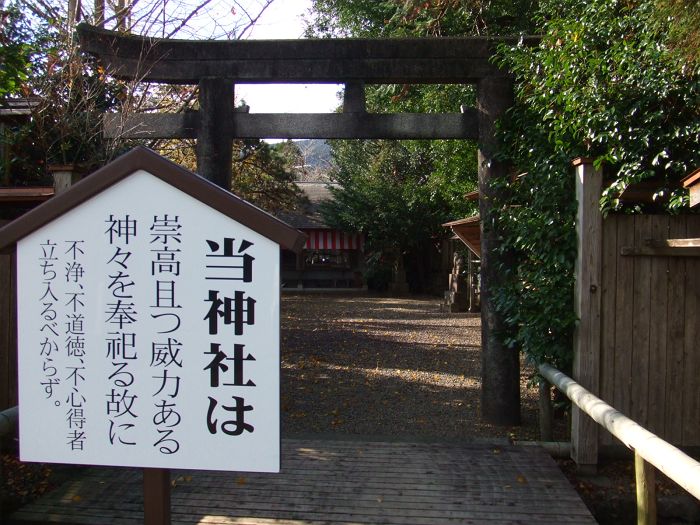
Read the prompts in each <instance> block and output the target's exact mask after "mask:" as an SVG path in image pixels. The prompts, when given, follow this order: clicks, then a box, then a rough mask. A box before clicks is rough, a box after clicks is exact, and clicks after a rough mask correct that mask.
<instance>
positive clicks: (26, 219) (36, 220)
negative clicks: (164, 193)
mask: <svg viewBox="0 0 700 525" xmlns="http://www.w3.org/2000/svg"><path fill="white" fill-rule="evenodd" d="M138 170H144V171H147V172H148V173H150V174H151V175H153V176H155V177H158V178H159V179H161V180H163V181H164V182H166V183H168V184H170V185H171V186H173V187H175V188H177V189H179V190H180V191H182V192H183V193H186V194H187V195H189V196H190V197H192V198H194V199H197V200H199V201H200V202H202V203H204V204H206V205H207V206H209V207H210V208H212V209H214V210H216V211H218V212H220V213H222V214H223V215H226V216H227V217H229V218H231V219H233V220H235V221H237V222H239V223H241V224H243V225H245V226H247V227H248V228H250V229H252V230H254V231H255V232H257V233H259V234H260V235H263V236H264V237H267V238H268V239H270V240H272V241H274V242H275V243H277V244H279V245H280V246H281V247H282V248H286V249H288V250H293V251H295V252H299V251H300V250H301V248H302V247H303V246H304V243H305V242H306V236H305V235H304V234H303V233H301V232H300V231H299V230H296V229H295V228H292V227H291V226H289V225H287V224H285V223H284V222H282V221H280V220H279V219H277V218H275V217H273V216H272V215H270V214H269V213H267V212H265V211H263V210H261V209H260V208H257V207H256V206H253V205H252V204H250V203H248V202H246V201H244V200H243V199H241V198H239V197H237V196H235V195H234V194H232V193H231V192H229V191H226V190H224V189H222V188H220V187H219V186H217V185H215V184H213V183H211V182H209V181H207V180H206V179H204V178H202V177H200V176H199V175H196V174H194V173H192V172H191V171H189V170H186V169H184V168H183V167H181V166H178V165H177V164H175V163H174V162H171V161H169V160H167V159H165V158H163V157H161V156H160V155H158V154H157V153H155V152H154V151H151V150H150V149H148V148H144V147H141V146H139V147H137V148H134V149H133V150H131V151H129V152H128V153H125V154H124V155H122V156H121V157H119V158H117V159H116V160H114V161H113V162H111V163H109V164H107V165H106V166H104V167H103V168H101V169H99V170H97V171H96V172H94V173H93V174H91V175H89V176H88V177H86V178H84V179H83V180H81V181H80V182H78V183H77V184H74V185H73V186H71V188H70V189H69V190H67V191H65V192H63V193H61V194H59V195H57V196H56V197H53V198H52V199H49V200H48V201H46V202H44V203H43V204H41V205H40V206H37V207H36V208H34V209H33V210H31V211H29V212H27V213H26V214H24V215H23V216H22V217H20V218H19V219H17V220H15V221H12V222H11V223H9V224H8V225H6V226H5V227H4V228H2V229H0V250H7V249H9V248H11V247H12V246H14V244H15V243H16V242H17V241H18V240H20V239H22V238H24V237H26V236H27V235H29V234H30V233H32V232H34V231H36V230H38V229H39V228H41V227H42V226H44V225H46V224H48V223H49V222H51V221H53V220H54V219H56V218H58V217H60V216H61V215H63V214H64V213H66V212H68V211H70V210H72V209H73V208H75V207H76V206H79V205H80V204H81V203H83V202H85V201H87V200H88V199H90V198H91V197H92V196H94V195H96V194H98V193H100V192H102V191H104V190H106V189H108V188H109V187H110V186H112V185H113V184H115V183H117V182H119V181H120V180H122V179H124V178H126V177H128V176H129V175H131V174H132V173H134V172H136V171H138Z"/></svg>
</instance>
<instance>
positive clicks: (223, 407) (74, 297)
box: [17, 170, 280, 472]
mask: <svg viewBox="0 0 700 525" xmlns="http://www.w3.org/2000/svg"><path fill="white" fill-rule="evenodd" d="M17 272H18V316H19V319H18V325H19V376H20V382H19V407H20V449H21V459H22V460H23V461H42V462H58V463H78V464H94V465H120V466H134V467H154V468H187V469H212V470H241V471H258V472H277V471H279V440H280V438H279V286H280V285H279V246H278V245H277V244H276V243H275V242H273V241H271V240H269V239H267V238H266V237H263V236H261V235H260V234H258V233H256V232H254V231H253V230H251V229H250V228H248V227H246V226H244V225H242V224H240V223H238V222H236V221H234V220H232V219H231V218H229V217H226V216H225V215H223V214H221V213H219V212H218V211H216V210H213V209H212V208H209V207H208V206H207V205H205V204H204V203H202V202H200V201H199V200H197V199H195V198H193V197H191V196H189V195H187V194H186V193H183V192H181V191H180V190H178V189H176V188H174V187H172V186H171V185H169V184H168V183H166V182H164V181H163V180H161V179H160V178H158V177H155V176H153V175H152V174H150V173H147V172H145V171H142V170H139V171H136V172H134V173H133V174H131V175H128V176H127V177H126V178H124V179H122V180H121V181H119V182H117V183H116V184H115V185H113V186H111V187H110V188H108V189H106V190H105V191H103V192H101V193H98V194H96V195H94V196H93V197H92V198H90V199H89V200H88V201H86V202H84V203H83V204H81V205H80V206H78V207H76V208H74V209H72V210H71V211H69V212H67V213H65V214H63V215H61V216H60V217H58V218H56V219H55V220H53V221H52V222H50V223H49V224H47V225H46V226H43V227H41V228H39V229H38V230H36V231H34V232H33V233H31V234H30V235H28V236H26V237H25V238H23V239H21V240H20V241H19V242H18V245H17Z"/></svg>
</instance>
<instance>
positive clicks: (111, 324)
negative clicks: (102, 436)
mask: <svg viewBox="0 0 700 525" xmlns="http://www.w3.org/2000/svg"><path fill="white" fill-rule="evenodd" d="M105 222H106V223H107V229H106V230H105V236H106V237H107V239H108V246H109V248H108V251H107V279H106V280H105V284H106V285H107V290H106V292H107V298H108V299H107V305H106V309H105V312H104V316H105V323H106V324H107V326H106V327H105V330H106V332H107V338H106V340H105V349H106V355H107V359H108V360H109V362H110V363H111V373H110V374H109V376H108V378H107V379H108V382H107V393H106V398H107V400H106V405H105V407H106V415H107V426H108V428H107V432H108V436H109V443H110V445H122V446H127V447H131V446H134V445H136V443H137V441H136V437H135V436H136V434H137V432H135V431H134V427H136V422H137V419H138V417H139V414H138V411H139V406H138V404H137V399H138V395H137V394H135V393H134V389H133V388H132V385H134V370H133V368H134V364H133V363H134V361H135V360H136V359H137V358H138V352H137V348H138V346H137V330H138V316H139V314H138V312H137V309H136V303H135V299H134V293H135V289H136V282H135V281H134V279H133V278H132V277H131V275H130V273H129V272H130V269H129V268H130V267H129V264H130V259H131V257H132V255H133V252H131V251H130V248H129V243H130V241H133V240H134V238H135V237H136V235H137V225H138V222H137V220H136V219H134V218H133V217H131V216H129V215H128V214H126V215H124V216H119V215H114V214H110V215H109V218H108V219H107V220H106V221H105ZM130 388H131V390H130Z"/></svg>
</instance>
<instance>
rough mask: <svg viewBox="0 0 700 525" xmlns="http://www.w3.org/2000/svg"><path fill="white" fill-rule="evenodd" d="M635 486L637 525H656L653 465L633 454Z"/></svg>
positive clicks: (635, 453) (654, 473)
mask: <svg viewBox="0 0 700 525" xmlns="http://www.w3.org/2000/svg"><path fill="white" fill-rule="evenodd" d="M634 477H635V480H636V484H637V525H656V472H655V470H654V465H652V464H651V463H647V462H646V461H644V458H643V457H642V456H640V455H639V454H638V453H637V452H636V451H635V452H634Z"/></svg>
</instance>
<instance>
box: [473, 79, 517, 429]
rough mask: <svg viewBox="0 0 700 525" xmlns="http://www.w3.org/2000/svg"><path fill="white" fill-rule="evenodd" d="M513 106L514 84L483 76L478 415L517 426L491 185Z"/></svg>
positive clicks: (500, 175)
mask: <svg viewBox="0 0 700 525" xmlns="http://www.w3.org/2000/svg"><path fill="white" fill-rule="evenodd" d="M512 103H513V85H512V82H511V80H510V79H508V78H507V77H486V78H483V79H481V80H480V81H479V83H478V84H477V97H476V105H477V110H478V114H479V152H478V170H479V213H480V215H481V378H482V381H481V416H482V418H483V419H484V420H485V421H486V422H489V423H494V424H496V425H519V424H520V356H519V354H518V350H517V349H511V348H507V347H506V346H505V345H503V344H502V342H501V338H502V337H503V331H504V329H505V322H504V319H503V318H502V316H501V315H500V314H499V313H498V312H496V309H495V308H494V307H493V305H492V301H493V299H492V292H491V289H492V287H493V286H494V285H496V284H497V283H498V282H499V281H500V280H501V279H502V275H503V272H502V271H500V269H499V266H500V265H501V264H512V261H508V260H507V259H508V256H505V255H499V254H498V253H497V250H496V248H497V247H498V244H499V243H500V240H499V235H498V210H497V209H496V208H495V207H494V199H495V198H497V197H498V195H497V193H496V189H495V188H494V184H492V181H496V180H498V179H501V180H502V179H505V178H506V177H507V176H508V166H507V165H506V164H504V163H503V162H500V161H498V160H497V159H496V154H497V152H498V140H497V139H496V120H497V119H498V118H500V117H501V116H503V115H504V114H505V112H506V110H507V109H508V108H509V107H510V106H511V105H512Z"/></svg>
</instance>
